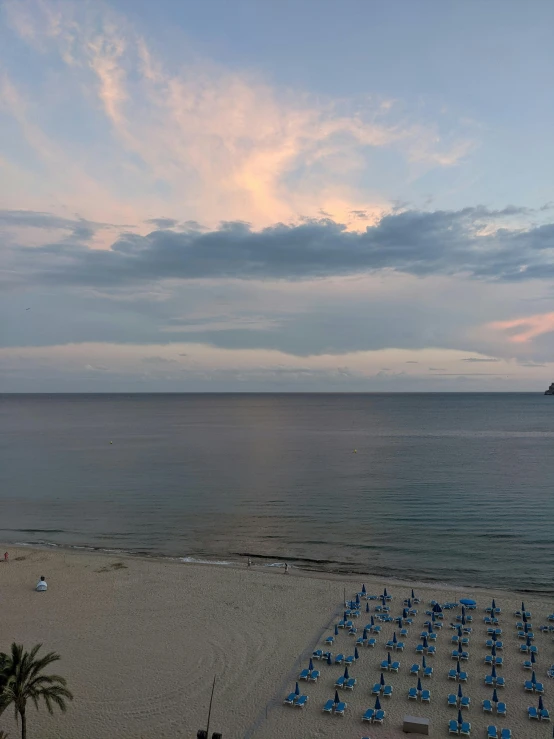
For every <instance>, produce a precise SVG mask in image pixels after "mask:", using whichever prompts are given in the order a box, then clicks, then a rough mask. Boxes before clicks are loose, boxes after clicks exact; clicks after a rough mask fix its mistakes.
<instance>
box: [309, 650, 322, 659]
mask: <svg viewBox="0 0 554 739" xmlns="http://www.w3.org/2000/svg"><path fill="white" fill-rule="evenodd" d="M312 657H313V659H322V657H323V651H322V650H321V649H316V650H315V652H312Z"/></svg>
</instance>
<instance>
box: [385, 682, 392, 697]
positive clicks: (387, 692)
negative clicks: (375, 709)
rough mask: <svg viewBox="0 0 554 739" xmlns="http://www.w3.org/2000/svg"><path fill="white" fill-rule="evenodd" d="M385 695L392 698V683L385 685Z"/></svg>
mask: <svg viewBox="0 0 554 739" xmlns="http://www.w3.org/2000/svg"><path fill="white" fill-rule="evenodd" d="M383 697H385V698H392V685H385V686H384V687H383Z"/></svg>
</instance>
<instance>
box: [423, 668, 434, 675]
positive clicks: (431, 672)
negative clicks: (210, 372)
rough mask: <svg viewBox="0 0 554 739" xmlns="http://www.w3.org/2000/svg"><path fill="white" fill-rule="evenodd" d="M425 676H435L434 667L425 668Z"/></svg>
mask: <svg viewBox="0 0 554 739" xmlns="http://www.w3.org/2000/svg"><path fill="white" fill-rule="evenodd" d="M423 677H433V668H432V667H426V668H425V669H424V670H423Z"/></svg>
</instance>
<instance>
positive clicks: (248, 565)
mask: <svg viewBox="0 0 554 739" xmlns="http://www.w3.org/2000/svg"><path fill="white" fill-rule="evenodd" d="M246 566H247V567H251V566H252V560H251V559H250V557H248V564H247V565H246Z"/></svg>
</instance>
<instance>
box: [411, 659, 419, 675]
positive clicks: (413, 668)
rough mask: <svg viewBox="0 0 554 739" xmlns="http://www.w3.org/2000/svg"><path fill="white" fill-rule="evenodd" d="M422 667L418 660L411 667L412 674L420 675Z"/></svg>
mask: <svg viewBox="0 0 554 739" xmlns="http://www.w3.org/2000/svg"><path fill="white" fill-rule="evenodd" d="M420 669H421V668H420V666H419V665H418V664H417V662H416V663H415V664H413V665H412V666H411V667H410V675H418V674H419V670H420Z"/></svg>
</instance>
